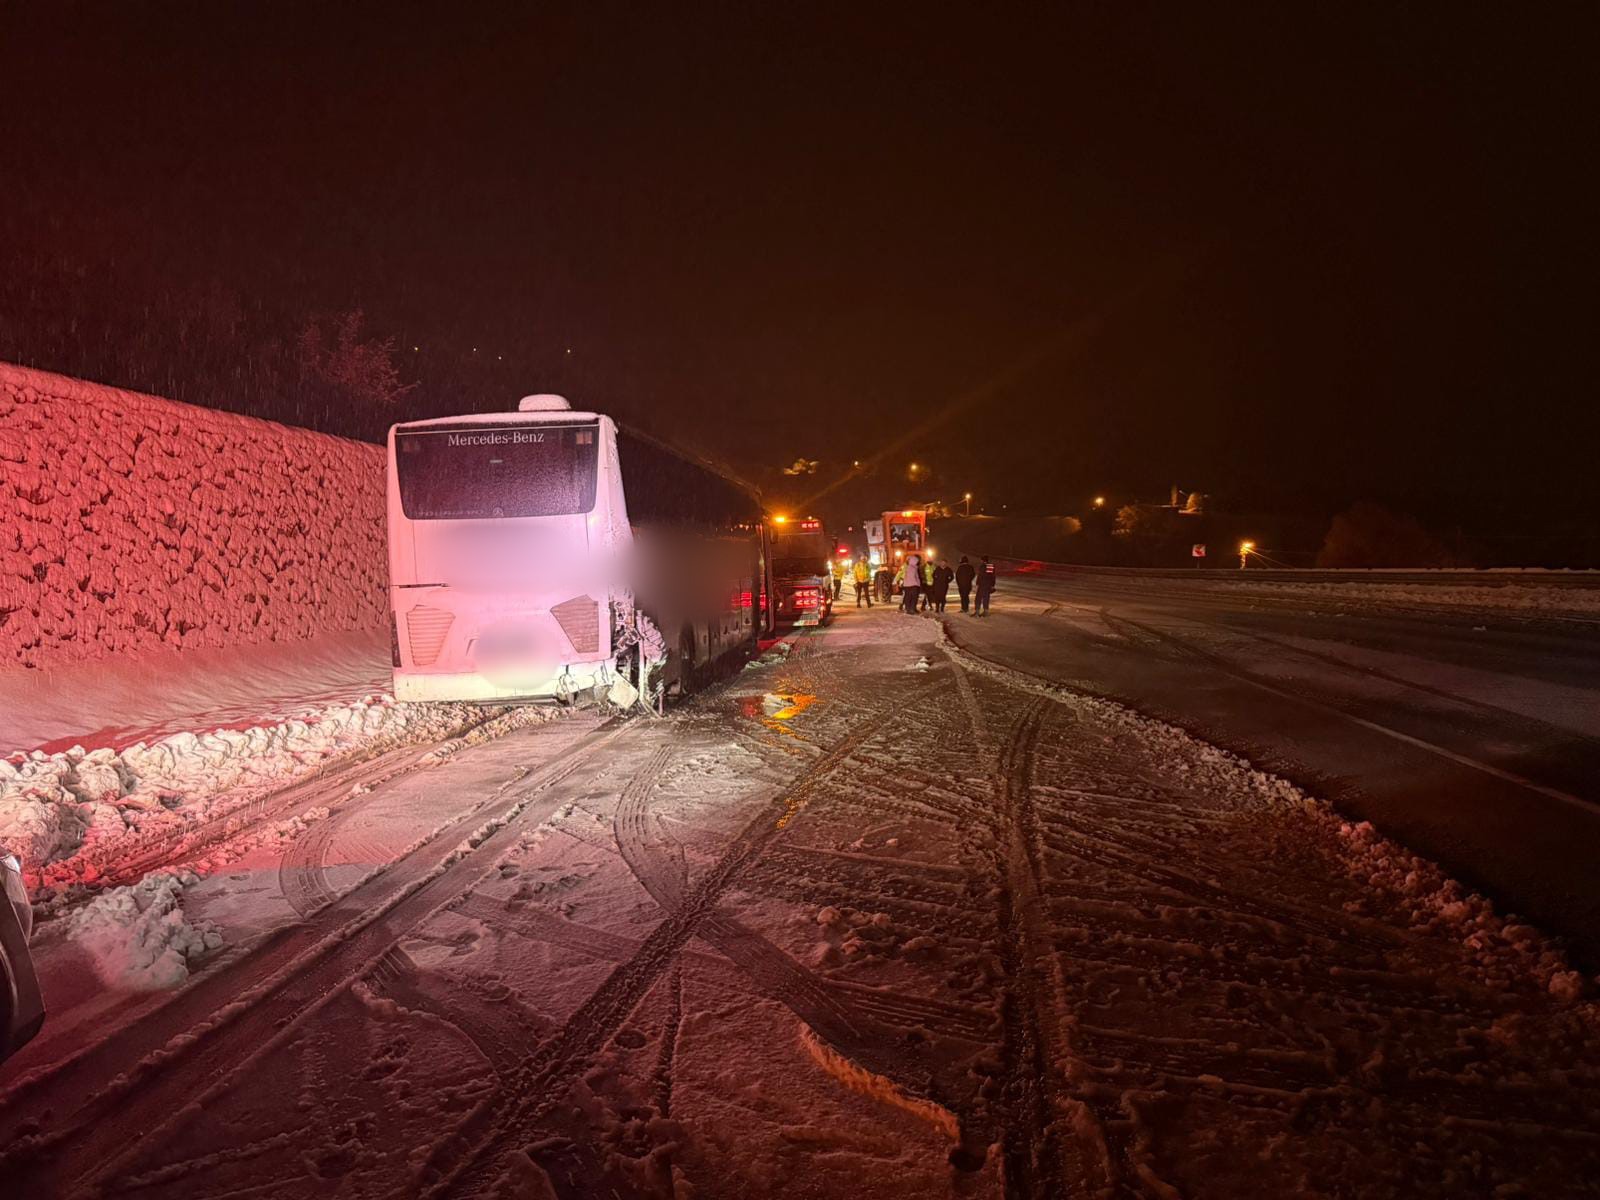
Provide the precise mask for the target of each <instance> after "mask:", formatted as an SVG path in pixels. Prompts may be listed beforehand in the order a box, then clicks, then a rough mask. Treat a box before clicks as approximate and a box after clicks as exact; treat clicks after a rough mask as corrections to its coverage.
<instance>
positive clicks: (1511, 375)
mask: <svg viewBox="0 0 1600 1200" xmlns="http://www.w3.org/2000/svg"><path fill="white" fill-rule="evenodd" d="M640 7H644V6H640ZM856 7H858V8H860V9H861V10H862V11H854V10H853V9H852V8H850V7H839V8H830V7H821V6H813V5H785V6H779V5H749V6H734V5H727V6H720V5H719V6H710V5H682V6H679V5H673V6H655V8H656V11H655V13H654V14H653V15H648V16H640V15H638V14H629V13H627V12H626V11H625V10H624V9H621V8H618V9H611V10H607V9H606V8H605V7H604V6H594V5H589V4H582V5H571V6H566V7H565V8H557V7H554V6H526V5H520V4H519V5H506V6H494V5H486V4H472V3H456V4H452V5H440V6H431V7H430V6H421V5H407V4H386V5H379V6H360V5H352V4H327V3H323V4H314V5H295V4H284V3H277V4H271V5H268V4H259V5H247V4H240V3H216V2H215V0H212V2H209V3H203V4H182V3H164V4H146V5H141V4H134V3H118V4H110V5H84V4H70V3H65V2H64V0H52V2H50V3H41V4H37V5H18V4H8V5H6V6H5V9H4V14H5V15H4V21H5V25H6V28H5V29H4V31H3V38H0V46H3V50H0V53H3V55H4V61H3V64H0V66H3V70H0V77H3V79H4V83H3V85H0V87H3V91H4V97H3V101H0V134H3V137H4V144H5V147H6V157H5V167H4V169H3V178H4V179H5V185H4V187H3V188H0V218H3V219H0V232H3V234H4V237H5V242H4V244H3V245H0V254H3V255H4V256H5V260H8V261H0V269H4V270H11V271H13V272H14V273H16V272H20V271H21V270H22V268H21V267H19V266H18V265H17V264H19V263H21V262H22V261H23V260H24V259H28V258H29V256H30V255H31V256H32V257H31V259H29V265H28V266H27V268H26V270H27V272H29V273H31V274H30V275H29V277H30V278H33V279H36V280H37V279H40V278H43V279H45V281H46V282H45V284H44V285H39V284H37V283H35V284H30V285H29V288H30V289H31V290H28V289H19V288H13V289H12V291H11V292H10V293H9V298H8V299H7V301H6V303H5V307H4V311H3V312H0V357H3V358H6V359H12V360H17V359H21V360H24V361H29V362H33V363H35V364H36V365H40V366H45V367H50V368H52V369H57V370H62V371H66V372H68V373H85V371H86V369H87V367H88V366H92V365H93V364H92V363H91V364H87V365H86V364H83V363H78V362H74V361H62V358H63V357H68V358H70V357H71V355H72V354H73V353H75V352H73V351H69V350H52V349H50V348H49V347H50V346H52V345H55V344H56V343H54V342H51V341H50V340H49V339H48V338H43V336H42V335H41V334H40V333H39V326H40V323H41V322H43V321H44V320H45V318H44V317H43V316H41V315H40V314H41V312H42V311H43V310H44V309H47V308H48V307H49V303H50V302H49V298H48V297H49V294H51V293H54V292H55V288H54V287H53V285H50V284H49V271H51V270H56V271H62V272H66V273H68V274H73V273H75V274H76V276H77V277H78V279H79V280H80V283H81V281H83V280H87V281H89V284H90V286H93V281H95V280H96V279H101V278H103V279H105V280H107V281H108V284H107V287H106V288H105V289H101V291H102V292H105V291H110V292H113V293H115V295H114V296H112V297H110V298H105V297H102V303H103V307H102V308H99V309H96V310H95V312H93V313H86V314H83V316H82V318H81V319H82V320H84V321H87V322H90V323H91V324H92V323H94V322H102V323H104V324H105V325H106V328H107V330H108V331H109V332H107V333H105V334H104V339H111V338H115V337H120V336H126V333H125V332H124V331H125V330H126V329H128V328H130V327H132V328H140V326H139V323H138V322H139V316H140V313H141V312H147V311H149V310H148V307H146V308H140V305H141V304H142V303H143V301H142V300H141V298H140V297H141V292H140V289H141V288H144V289H146V290H148V289H149V288H151V287H152V286H156V285H153V284H152V283H151V280H153V279H154V280H161V281H170V282H172V284H173V285H174V286H177V285H179V284H181V285H182V286H184V287H189V288H194V287H210V286H216V287H219V288H221V289H223V290H225V291H231V292H233V293H237V294H238V295H240V296H242V297H243V298H244V305H245V316H244V318H243V319H244V320H245V321H247V322H248V321H251V320H255V321H260V322H266V323H272V322H277V323H279V324H286V325H287V324H293V323H294V322H297V321H300V320H303V319H304V317H305V316H306V315H307V314H311V313H316V312H332V311H339V310H343V309H347V308H351V307H360V308H361V309H363V310H364V312H365V313H366V316H367V321H368V324H369V327H370V328H371V329H372V330H373V331H374V332H375V333H377V334H380V335H384V336H388V335H392V336H394V337H395V339H396V341H397V344H398V345H399V348H400V351H401V364H400V365H401V369H402V372H403V373H404V374H405V376H406V378H407V379H416V380H418V381H420V384H421V386H419V387H418V389H417V390H416V391H415V392H413V393H412V394H411V396H410V397H408V398H407V399H406V400H405V401H403V402H402V403H401V404H400V405H399V406H398V407H397V408H396V409H394V410H392V411H388V412H382V411H357V412H350V411H344V412H330V411H311V412H284V411H278V410H275V409H274V408H273V405H272V404H271V403H270V401H261V400H254V401H251V403H250V405H248V407H253V408H254V409H256V410H257V411H261V412H262V415H268V416H274V417H279V418H281V419H288V420H298V421H301V422H303V423H307V424H312V425H316V426H318V427H321V428H326V429H330V430H333V431H336V432H344V433H351V434H355V435H358V436H364V437H374V438H375V437H377V436H380V435H381V432H382V430H383V428H384V427H385V426H386V425H387V424H388V423H389V422H390V421H391V420H394V419H403V418H408V417H413V416H424V415H431V414H434V413H439V412H446V411H463V410H471V409H475V408H501V407H506V406H508V405H509V404H510V403H511V402H513V401H514V400H515V398H516V397H517V396H518V395H520V394H522V393H524V392H528V391H538V390H558V391H563V392H565V393H567V394H568V395H570V396H572V397H573V398H574V399H576V400H578V401H580V402H582V403H584V404H586V405H591V406H594V407H598V408H600V409H602V410H606V411H611V412H613V413H615V414H617V415H619V416H622V417H624V418H629V419H632V420H635V421H636V422H638V423H639V424H642V425H644V426H646V427H648V428H650V429H652V430H653V431H655V432H657V433H658V434H661V435H664V436H667V437H669V438H676V439H678V440H680V441H683V442H686V443H689V444H692V445H695V446H698V447H701V448H704V449H705V450H707V451H710V452H712V453H715V454H717V455H720V456H722V457H724V458H726V459H727V460H728V461H730V462H731V463H733V464H734V465H735V466H736V467H738V468H739V469H740V470H741V471H744V472H746V473H748V474H750V475H752V476H761V477H765V476H766V475H770V473H771V471H772V470H774V469H775V468H777V467H779V466H781V465H783V464H785V463H788V462H791V461H793V459H795V458H796V457H799V456H805V457H807V458H813V459H818V460H821V466H820V467H819V468H818V474H817V476H815V477H813V478H814V479H815V480H816V481H817V483H818V485H819V486H820V485H821V484H822V483H824V482H826V481H827V479H828V478H831V477H833V476H834V475H836V474H837V472H838V470H839V469H840V468H841V466H843V465H847V464H848V462H849V460H852V459H857V458H861V459H867V460H869V461H873V460H874V459H875V457H876V456H878V455H880V454H882V455H884V458H883V462H884V464H885V466H884V471H885V474H884V476H883V478H884V485H885V491H886V492H894V493H896V494H892V495H886V502H888V503H898V502H899V501H900V499H901V498H902V497H901V496H900V495H899V494H898V493H899V492H900V491H903V490H906V489H903V488H901V487H900V485H899V484H898V483H895V482H894V477H895V473H896V471H898V469H899V466H900V465H902V464H903V463H904V462H908V461H911V460H913V459H915V460H919V461H921V462H924V463H928V464H931V466H932V468H933V471H934V476H933V479H932V481H931V482H930V483H929V484H927V485H926V486H925V487H918V488H911V489H909V490H910V491H912V492H930V493H935V494H945V495H946V496H948V497H956V496H959V493H960V492H961V491H962V490H966V489H970V490H972V491H974V492H976V493H978V494H979V495H980V496H982V497H984V498H985V499H986V500H987V501H988V502H989V503H990V504H992V505H996V506H997V505H998V503H1000V502H1006V503H1009V504H1011V505H1012V506H1013V508H1014V509H1016V508H1036V509H1041V510H1044V511H1066V512H1071V511H1076V510H1077V508H1078V507H1079V506H1080V505H1081V501H1082V497H1083V496H1085V495H1087V494H1091V493H1094V492H1110V493H1112V494H1113V495H1116V496H1118V497H1123V496H1132V495H1138V494H1161V493H1164V492H1165V490H1166V487H1167V485H1168V484H1170V483H1179V484H1181V485H1183V486H1184V487H1186V488H1192V489H1198V490H1202V491H1205V492H1209V493H1212V494H1213V495H1214V496H1216V497H1218V498H1219V499H1221V500H1223V501H1225V502H1227V503H1231V504H1234V505H1236V506H1240V507H1251V506H1255V507H1269V506H1276V507H1280V508H1283V507H1287V508H1295V509H1302V510H1308V511H1316V510H1319V509H1321V510H1326V511H1331V510H1332V509H1333V508H1336V507H1340V506H1342V505H1343V504H1346V503H1349V502H1350V501H1352V500H1356V499H1362V498H1372V499H1378V500H1383V501H1385V502H1387V503H1390V504H1391V505H1393V506H1395V507H1398V508H1400V509H1402V510H1405V511H1410V512H1414V513H1416V514H1418V515H1420V516H1422V517H1424V518H1425V519H1427V520H1430V521H1434V522H1447V521H1452V520H1469V521H1480V522H1484V523H1486V524H1499V525H1501V526H1504V525H1505V524H1506V523H1507V522H1515V521H1521V520H1523V519H1524V515H1525V516H1526V519H1527V520H1529V521H1537V520H1541V519H1544V517H1545V516H1546V515H1547V514H1548V513H1550V512H1551V511H1558V512H1561V513H1564V514H1571V513H1573V512H1581V511H1582V510H1583V509H1584V508H1586V507H1587V506H1588V505H1589V504H1591V503H1592V501H1591V496H1590V494H1591V492H1592V491H1593V485H1592V483H1591V481H1592V480H1593V479H1594V477H1595V468H1594V460H1595V456H1596V449H1597V446H1600V420H1597V417H1596V414H1595V409H1596V403H1595V402H1596V398H1597V391H1600V389H1597V388H1596V386H1595V376H1594V368H1593V366H1592V364H1591V359H1592V358H1593V351H1592V349H1591V347H1592V344H1593V330H1594V326H1595V304H1594V302H1593V295H1594V289H1595V286H1596V284H1595V280H1596V277H1597V271H1596V268H1597V267H1600V253H1597V244H1596V243H1597V238H1596V233H1595V225H1596V222H1597V221H1600V205H1597V204H1596V200H1597V198H1600V197H1597V195H1596V189H1595V186H1594V180H1593V178H1592V175H1593V172H1594V158H1595V147H1596V146H1597V145H1600V129H1597V128H1596V125H1597V123H1600V122H1597V119H1596V114H1597V111H1600V105H1597V103H1596V101H1597V98H1600V97H1597V96H1596V91H1597V89H1596V88H1595V86H1594V74H1595V71H1594V66H1593V54H1592V50H1593V47H1594V46H1595V45H1596V38H1595V34H1596V32H1597V30H1596V22H1595V16H1594V14H1595V10H1594V8H1593V7H1592V6H1580V5H1577V4H1572V5H1559V4H1558V5H1545V6H1539V9H1540V11H1539V12H1537V13H1532V14H1530V12H1529V11H1528V10H1527V9H1525V8H1524V7H1522V6H1496V7H1489V6H1446V5H1433V6H1414V7H1412V8H1411V9H1410V10H1409V12H1386V11H1385V10H1386V9H1388V8H1390V7H1398V6H1383V8H1381V9H1379V8H1375V9H1373V10H1371V12H1370V14H1369V15H1368V16H1364V17H1357V16H1355V15H1353V14H1354V13H1356V12H1357V10H1356V9H1353V8H1351V7H1348V6H1318V7H1317V13H1318V14H1320V15H1318V16H1311V15H1309V7H1310V6H1304V5H1288V6H1266V5H1263V6H1259V7H1258V6H1243V5H1231V6H1218V5H1182V6H1180V5H1170V6H1162V7H1148V8H1147V7H1142V6H1124V5H1109V6H1094V7H1093V8H1092V9H1087V10H1086V11H1085V12H1083V13H1081V14H1078V15H1073V16H1069V17H1062V16H1060V15H1059V14H1057V15H1055V16H1054V17H1052V18H1049V19H1046V18H1045V17H1043V16H1041V15H1039V14H1042V13H1043V12H1044V11H1045V10H1042V9H1038V10H1034V9H1024V8H1022V7H1021V6H1000V5H995V6H990V5H984V6H979V5H971V6H963V7H958V6H955V5H925V6H909V5H908V6H904V7H888V6H856ZM869 9H870V10H871V11H870V12H869V13H868V14H867V15H862V14H863V12H865V11H866V10H869ZM608 11H609V14H610V15H600V14H605V13H607V12H608ZM1030 14H1032V15H1030ZM1380 14H1381V15H1380ZM41 247H47V248H48V249H47V250H46V251H44V252H41V249H40V248H41ZM8 262H9V265H8ZM41 263H42V264H43V266H41V265H40V264H41ZM41 272H42V274H41ZM125 275H126V276H128V277H129V278H134V277H137V279H139V280H140V281H142V282H140V283H139V284H137V285H134V284H129V285H127V286H126V287H124V286H123V285H122V284H121V283H120V282H118V281H120V280H121V279H122V278H123V277H124V276H125ZM17 277H18V278H20V277H21V275H20V274H18V275H17ZM162 286H164V283H163V284H162ZM30 298H31V299H30ZM119 304H121V305H124V306H125V307H126V309H127V311H120V310H118V309H117V305H119ZM49 319H50V320H53V321H57V322H60V321H67V322H68V323H69V324H70V323H72V322H74V321H76V320H78V319H79V317H78V314H75V313H74V314H64V313H60V312H56V313H54V314H52V315H51V316H50V318H49ZM130 323H131V324H130ZM74 336H78V335H76V334H75V335H74ZM143 336H147V337H149V338H150V339H151V345H152V346H158V347H163V349H162V351H161V352H162V353H163V354H166V353H167V351H166V350H165V349H164V347H166V346H167V345H168V344H169V343H170V341H171V339H172V337H173V336H174V335H173V333H172V331H171V330H170V329H166V328H162V329H154V330H151V329H145V331H144V334H143ZM61 344H63V345H64V344H66V343H61ZM413 346H416V347H418V349H416V350H413V349H412V347H413ZM41 347H44V348H43V349H41ZM173 356H174V359H175V362H176V364H178V365H174V367H173V378H172V382H171V384H170V387H169V388H168V390H170V391H172V392H175V393H179V394H182V393H184V392H185V390H186V389H185V385H184V377H183V368H182V366H181V362H182V358H183V355H182V352H181V347H180V348H179V349H178V350H175V351H173ZM108 382H114V383H129V384H134V385H143V386H151V385H149V384H148V381H144V380H138V379H131V380H129V379H111V380H108ZM182 398H184V399H189V400H193V401H196V402H209V403H215V404H218V405H220V406H234V407H239V406H240V405H239V403H237V402H235V401H231V400H230V399H229V398H228V397H226V396H216V397H202V396H198V395H193V394H183V395H182Z"/></svg>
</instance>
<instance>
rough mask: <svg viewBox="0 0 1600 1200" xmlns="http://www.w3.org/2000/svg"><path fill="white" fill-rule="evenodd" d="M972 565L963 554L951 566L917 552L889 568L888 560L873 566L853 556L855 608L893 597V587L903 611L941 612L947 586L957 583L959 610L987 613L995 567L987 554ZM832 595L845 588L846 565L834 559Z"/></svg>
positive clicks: (977, 614)
mask: <svg viewBox="0 0 1600 1200" xmlns="http://www.w3.org/2000/svg"><path fill="white" fill-rule="evenodd" d="M982 560H983V561H982V562H981V563H980V564H979V565H977V566H974V565H973V564H972V561H971V560H970V559H968V558H967V556H966V555H965V554H963V555H962V556H961V561H960V562H959V563H958V564H957V565H956V566H955V568H954V569H952V568H951V566H950V564H949V563H948V562H946V561H944V560H943V559H941V560H940V561H939V564H938V565H937V566H934V567H930V566H929V565H928V564H927V563H926V562H925V561H923V558H922V556H921V555H920V554H908V555H906V558H905V561H904V562H902V563H901V564H900V569H899V570H897V571H891V570H890V569H889V566H888V564H887V563H885V564H884V565H882V566H880V567H878V568H877V569H876V570H874V569H873V567H872V564H870V563H869V562H868V561H867V560H866V559H865V558H858V559H856V561H855V563H854V565H853V566H852V567H851V568H850V578H851V579H852V581H853V582H854V583H855V588H856V607H857V608H861V607H863V606H864V607H866V608H871V607H872V606H873V600H874V597H876V599H877V602H878V603H880V604H888V603H889V602H890V601H891V600H892V599H893V598H894V589H895V588H899V589H900V607H901V609H902V611H904V612H908V613H914V612H944V611H945V606H946V605H947V604H948V603H949V600H950V585H951V584H952V583H953V584H955V585H956V592H957V593H958V594H959V595H960V597H961V611H962V612H964V613H971V614H972V615H974V616H979V617H986V616H988V615H989V597H990V596H992V595H993V594H994V583H995V567H994V563H992V562H990V561H989V556H988V555H987V554H985V555H983V556H982ZM830 574H831V575H832V583H833V598H834V599H835V600H837V599H838V598H839V593H840V591H841V590H842V589H843V587H844V579H845V565H844V563H842V562H839V561H838V560H837V559H836V560H834V562H832V563H831V564H830Z"/></svg>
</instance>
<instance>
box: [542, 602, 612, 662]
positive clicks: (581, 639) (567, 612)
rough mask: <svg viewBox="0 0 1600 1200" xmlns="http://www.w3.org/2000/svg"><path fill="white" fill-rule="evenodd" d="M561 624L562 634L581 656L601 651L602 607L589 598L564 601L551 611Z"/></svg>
mask: <svg viewBox="0 0 1600 1200" xmlns="http://www.w3.org/2000/svg"><path fill="white" fill-rule="evenodd" d="M550 615H551V616H553V617H554V618H555V619H556V620H557V621H559V622H560V624H561V632H562V633H564V634H566V635H567V641H569V642H571V643H572V648H573V649H574V650H576V651H577V652H578V653H579V654H595V653H598V651H599V649H600V606H599V605H598V604H596V603H595V602H594V601H593V600H591V599H589V597H587V596H574V597H573V598H572V599H571V600H563V601H562V602H561V603H560V604H557V605H556V606H555V607H553V608H552V609H551V610H550Z"/></svg>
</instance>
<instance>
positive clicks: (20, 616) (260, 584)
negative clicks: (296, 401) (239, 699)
mask: <svg viewBox="0 0 1600 1200" xmlns="http://www.w3.org/2000/svg"><path fill="white" fill-rule="evenodd" d="M383 486H384V483H383V451H382V449H381V448H379V447H377V446H368V445H363V444H361V443H359V442H352V441H347V440H345V439H343V438H334V437H328V436H325V435H323V434H318V433H312V432H311V431H309V430H305V429H294V428H291V427H289V426H286V425H278V424H274V423H273V422H270V421H260V420H256V419H254V418H251V417H243V416H239V415H237V414H234V413H226V412H218V411H216V410H215V409H209V408H198V407H195V406H193V405H188V404H179V403H177V402H176V401H172V400H163V399H160V398H158V397H155V396H146V395H141V394H139V393H136V392H125V391H121V390H119V389H117V388H110V387H104V386H101V385H98V384H92V383H84V382H82V381H79V380H75V379H68V378H65V377H63V376H60V375H51V374H48V373H46V372H43V371H33V370H28V369H25V368H22V367H15V366H11V365H9V364H0V670H4V669H6V668H8V667H40V666H46V665H59V664H62V663H65V662H72V661H81V660H85V659H93V658H99V657H102V656H105V655H111V654H119V653H123V652H126V651H130V650H133V651H137V650H143V649H146V648H151V647H157V646H177V647H183V648H189V647H193V646H221V645H229V644H235V643H240V642H264V641H281V640H287V639H295V638H305V637H310V636H312V635H314V634H318V633H326V632H329V631H335V630H350V629H375V628H380V627H381V626H382V624H383V622H384V612H385V605H384V586H385V580H386V570H387V568H386V565H385V550H384V527H383V521H384V492H383Z"/></svg>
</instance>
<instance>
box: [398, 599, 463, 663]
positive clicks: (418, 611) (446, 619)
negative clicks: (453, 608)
mask: <svg viewBox="0 0 1600 1200" xmlns="http://www.w3.org/2000/svg"><path fill="white" fill-rule="evenodd" d="M455 619H456V616H455V614H454V613H452V612H447V611H446V610H444V609H442V608H433V607H431V606H429V605H427V604H418V605H416V606H414V607H413V608H412V609H411V611H410V612H408V613H406V640H407V641H409V642H410V643H411V661H412V663H413V664H415V665H416V666H419V667H431V666H433V664H434V662H435V661H437V660H438V657H439V651H440V650H442V649H444V637H445V634H447V633H449V632H450V626H451V624H452V623H453V622H454V621H455Z"/></svg>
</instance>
